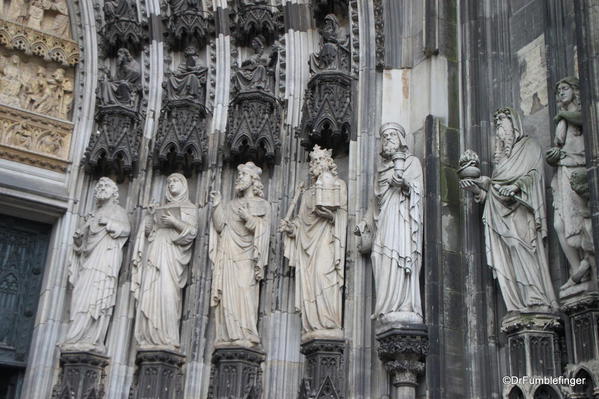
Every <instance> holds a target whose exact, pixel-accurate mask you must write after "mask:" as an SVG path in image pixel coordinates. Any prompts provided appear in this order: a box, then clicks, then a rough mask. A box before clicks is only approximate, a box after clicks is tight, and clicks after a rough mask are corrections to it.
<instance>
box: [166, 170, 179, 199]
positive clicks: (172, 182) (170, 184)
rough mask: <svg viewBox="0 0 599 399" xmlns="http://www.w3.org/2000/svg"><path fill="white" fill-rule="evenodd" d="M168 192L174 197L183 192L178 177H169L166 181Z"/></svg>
mask: <svg viewBox="0 0 599 399" xmlns="http://www.w3.org/2000/svg"><path fill="white" fill-rule="evenodd" d="M166 185H167V188H168V191H169V192H170V193H171V194H173V195H174V196H178V195H180V194H181V193H182V192H183V182H182V181H181V179H180V178H179V176H175V175H170V176H169V177H168V179H167V181H166Z"/></svg>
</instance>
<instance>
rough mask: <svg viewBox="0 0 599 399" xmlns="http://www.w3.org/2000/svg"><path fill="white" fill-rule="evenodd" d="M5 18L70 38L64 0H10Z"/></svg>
mask: <svg viewBox="0 0 599 399" xmlns="http://www.w3.org/2000/svg"><path fill="white" fill-rule="evenodd" d="M6 18H7V19H8V20H11V21H14V22H16V23H18V24H20V25H25V26H27V27H29V28H31V29H36V30H41V31H44V32H47V33H50V34H52V35H55V36H58V37H61V38H64V39H70V38H71V29H70V28H71V27H70V24H69V9H68V7H67V3H66V1H65V0H31V1H25V0H12V1H10V4H9V5H8V11H7V13H6Z"/></svg>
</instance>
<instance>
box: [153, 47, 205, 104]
mask: <svg viewBox="0 0 599 399" xmlns="http://www.w3.org/2000/svg"><path fill="white" fill-rule="evenodd" d="M207 71H208V68H206V67H204V66H202V63H201V61H200V57H199V56H198V52H197V50H196V49H195V47H192V46H190V47H187V48H186V49H185V61H183V62H182V63H181V64H180V65H179V67H178V68H177V71H176V72H175V73H174V74H172V75H171V76H168V79H167V80H166V81H165V82H164V84H163V85H164V88H165V90H166V95H167V100H168V101H175V100H192V101H194V102H199V103H200V104H204V102H205V97H206V73H207Z"/></svg>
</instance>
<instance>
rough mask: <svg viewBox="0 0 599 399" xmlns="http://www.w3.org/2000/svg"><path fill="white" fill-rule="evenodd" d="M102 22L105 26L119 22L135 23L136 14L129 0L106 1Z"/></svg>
mask: <svg viewBox="0 0 599 399" xmlns="http://www.w3.org/2000/svg"><path fill="white" fill-rule="evenodd" d="M104 20H105V22H106V23H107V24H109V23H114V22H117V21H119V20H130V21H137V13H136V10H135V7H134V6H133V5H132V4H131V3H130V2H129V0H107V1H105V2H104Z"/></svg>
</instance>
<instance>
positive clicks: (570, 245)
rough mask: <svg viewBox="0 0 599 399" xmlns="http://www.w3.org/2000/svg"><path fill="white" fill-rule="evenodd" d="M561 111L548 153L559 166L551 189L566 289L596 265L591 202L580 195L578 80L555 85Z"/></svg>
mask: <svg viewBox="0 0 599 399" xmlns="http://www.w3.org/2000/svg"><path fill="white" fill-rule="evenodd" d="M555 92H556V93H555V94H556V98H557V105H558V112H557V115H556V117H555V122H556V124H557V126H556V129H555V139H554V146H553V147H552V148H550V149H549V150H548V151H547V155H546V157H547V158H546V159H547V162H548V163H549V164H550V165H552V166H555V167H557V170H556V172H555V174H554V175H553V179H552V180H551V189H552V191H553V208H554V209H555V218H554V222H553V227H554V228H555V231H556V233H557V237H558V239H559V242H560V244H561V247H562V250H563V251H564V253H565V254H566V258H567V259H568V263H569V264H570V278H569V279H568V281H567V282H566V283H565V284H564V285H563V286H562V288H561V289H562V292H563V290H565V289H567V288H569V287H571V286H573V285H575V284H578V283H580V282H581V281H582V280H583V279H588V278H589V276H588V272H589V270H590V269H591V266H594V265H595V256H594V248H593V235H592V234H593V233H592V227H591V212H590V210H589V206H588V201H587V200H586V199H585V198H583V197H582V196H581V195H580V194H578V193H577V192H576V186H577V183H578V180H579V179H576V175H584V174H586V160H585V149H584V136H583V135H582V113H581V105H580V86H579V82H578V79H577V78H575V77H567V78H564V79H562V80H560V81H559V82H557V84H556V86H555Z"/></svg>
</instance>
